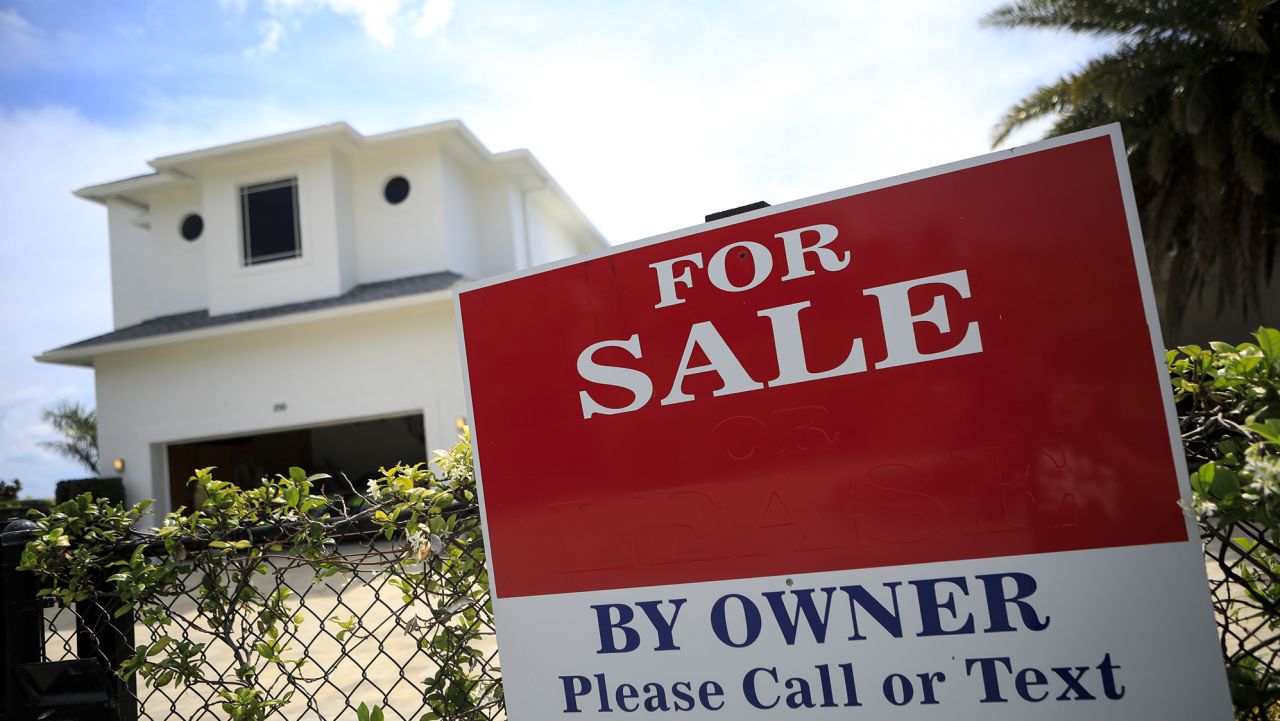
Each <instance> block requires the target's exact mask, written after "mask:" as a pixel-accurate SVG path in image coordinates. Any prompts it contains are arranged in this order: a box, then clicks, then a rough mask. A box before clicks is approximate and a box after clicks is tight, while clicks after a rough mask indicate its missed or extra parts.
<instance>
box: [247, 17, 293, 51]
mask: <svg viewBox="0 0 1280 721" xmlns="http://www.w3.org/2000/svg"><path fill="white" fill-rule="evenodd" d="M258 31H259V32H261V33H262V41H261V42H259V43H258V44H257V45H255V46H254V47H251V48H246V49H245V51H244V54H245V57H249V58H258V57H265V56H267V55H271V54H272V53H274V52H275V51H277V50H279V49H280V39H281V38H283V37H284V23H282V22H280V21H279V20H276V19H275V18H272V19H269V20H263V21H262V22H261V23H258Z"/></svg>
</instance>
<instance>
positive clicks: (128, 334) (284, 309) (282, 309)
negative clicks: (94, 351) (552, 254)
mask: <svg viewBox="0 0 1280 721" xmlns="http://www.w3.org/2000/svg"><path fill="white" fill-rule="evenodd" d="M461 280H462V276H461V275H458V274H457V273H453V272H450V271H442V272H439V273H427V274H425V275H414V276H410V277H408V278H396V279H394V280H383V281H378V282H376V283H364V284H362V285H357V286H356V287H354V288H352V289H351V290H349V291H347V292H346V293H343V294H342V295H339V296H336V297H333V298H321V299H319V300H308V301H303V302H301V303H289V304H287V305H277V306H273V307H271V308H255V309H253V310H246V311H243V312H240V313H227V314H226V315H214V316H211V315H209V311H208V310H193V311H191V312H189V313H175V314H173V315H162V316H160V317H159V318H152V319H150V320H144V321H142V322H141V323H138V324H137V325H131V326H128V327H126V328H120V329H118V330H113V331H111V332H110V333H103V334H102V335H99V336H94V337H92V338H87V339H85V340H82V341H78V342H76V343H72V344H70V345H64V346H62V347H61V348H57V349H55V350H54V351H50V352H51V353H52V352H56V351H64V350H74V349H77V348H85V347H88V346H95V345H103V344H106V343H118V342H120V341H126V340H137V339H139V338H151V337H154V336H159V335H168V334H170V333H183V332H186V331H192V330H201V329H204V328H216V327H218V326H224V325H231V324H233V323H244V322H246V321H253V320H262V319H264V318H276V317H278V316H282V315H292V314H294V313H305V312H307V311H312V310H323V309H325V308H338V307H341V306H344V305H354V304H356V303H368V302H370V301H375V300H386V299H388V298H398V297H400V296H405V295H415V294H418V293H431V292H433V291H438V290H448V289H449V288H452V287H453V286H454V285H456V284H457V283H458V282H459V281H461Z"/></svg>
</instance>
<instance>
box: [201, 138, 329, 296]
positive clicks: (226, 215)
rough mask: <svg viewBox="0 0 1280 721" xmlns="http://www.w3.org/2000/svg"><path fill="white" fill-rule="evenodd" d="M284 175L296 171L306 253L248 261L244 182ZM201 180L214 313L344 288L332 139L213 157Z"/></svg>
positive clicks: (210, 293)
mask: <svg viewBox="0 0 1280 721" xmlns="http://www.w3.org/2000/svg"><path fill="white" fill-rule="evenodd" d="M286 178H297V179H298V220H299V225H300V229H301V248H302V254H301V256H300V257H297V258H289V259H286V260H278V261H274V262H270V263H263V264H260V265H252V266H246V265H245V264H244V250H243V248H242V245H241V244H242V240H241V230H240V216H241V214H240V189H241V188H242V187H244V186H249V185H257V184H259V183H270V182H273V181H277V180H283V179H286ZM201 186H202V188H203V189H204V211H205V214H204V218H205V233H206V234H207V238H206V255H205V262H206V264H207V266H206V273H207V277H208V288H209V313H210V314H211V315H222V314H225V313H235V312H239V311H244V310H250V309H253V308H266V307H270V306H274V305H284V304H286V303H297V302H300V301H306V300H313V299H317V298H331V297H333V296H336V295H339V294H340V293H341V292H342V290H343V288H342V282H341V278H342V272H341V267H340V252H339V246H338V230H339V228H338V222H337V214H336V212H335V205H336V204H337V192H338V191H337V184H336V179H335V172H334V165H333V160H332V156H331V155H330V151H329V148H328V147H327V146H324V145H316V146H307V147H304V148H291V149H290V150H289V152H280V153H271V154H261V155H255V156H252V157H250V158H241V159H237V160H234V161H227V162H223V163H218V164H216V165H211V166H209V167H207V168H206V169H205V172H204V173H203V174H202V176H201Z"/></svg>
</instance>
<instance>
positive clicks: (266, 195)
mask: <svg viewBox="0 0 1280 721" xmlns="http://www.w3.org/2000/svg"><path fill="white" fill-rule="evenodd" d="M240 214H241V222H242V223H243V233H244V264H245V265H256V264H258V263H269V262H271V261H273V260H284V259H286V258H296V257H297V256H299V255H302V239H301V238H300V237H299V232H298V231H299V228H298V225H299V224H298V180H297V179H296V178H289V179H288V180H278V181H276V182H274V183H263V184H261V185H249V186H246V187H243V188H241V189H240Z"/></svg>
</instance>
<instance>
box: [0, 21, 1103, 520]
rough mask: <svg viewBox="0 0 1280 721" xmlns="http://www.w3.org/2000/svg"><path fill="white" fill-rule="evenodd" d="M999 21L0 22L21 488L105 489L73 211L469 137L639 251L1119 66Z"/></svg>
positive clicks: (913, 160) (0, 328) (972, 133)
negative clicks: (50, 418)
mask: <svg viewBox="0 0 1280 721" xmlns="http://www.w3.org/2000/svg"><path fill="white" fill-rule="evenodd" d="M996 4H997V2H996V0H917V1H916V2H911V3H890V2H880V1H879V0H805V1H803V2H799V1H797V2H788V3H782V2H777V0H773V1H771V2H770V1H764V0H759V1H757V0H738V1H735V2H728V1H727V0H575V1H573V2H568V1H566V2H550V1H547V2H538V3H533V2H528V0H525V1H523V2H520V1H518V0H425V2H424V1H423V0H364V1H361V0H221V1H220V2H219V1H218V0H208V1H198V0H182V1H179V0H133V1H130V2H107V1H106V0H101V1H99V0H18V1H16V2H14V1H12V0H0V159H2V160H0V220H3V229H4V230H3V234H2V235H0V308H2V309H3V310H2V311H0V339H3V340H2V341H0V478H3V479H11V478H14V477H17V478H20V479H22V481H23V483H24V486H25V487H26V491H27V493H26V494H25V495H33V496H51V495H52V488H53V483H54V482H55V481H56V480H58V479H61V478H76V477H82V476H84V475H85V472H84V471H83V469H79V468H77V467H75V466H74V465H73V464H70V463H67V462H65V461H63V460H61V459H58V458H56V457H54V456H52V455H50V454H49V453H47V452H45V451H42V450H41V449H40V448H39V447H38V446H37V443H38V442H39V441H41V440H48V439H50V438H52V437H53V436H52V434H51V432H50V431H49V429H48V428H47V427H45V426H44V425H43V424H41V422H40V418H39V414H40V409H41V408H43V407H45V406H48V405H50V404H52V403H54V402H56V401H58V400H60V399H75V400H80V401H83V402H85V403H89V404H92V403H93V373H92V371H90V370H88V369H78V368H64V367H60V366H46V365H40V364H37V363H35V362H34V361H33V360H31V358H32V356H33V355H36V354H38V353H40V352H42V351H44V350H48V349H50V348H54V347H57V346H60V345H64V344H66V343H69V342H72V341H75V340H79V339H82V338H85V337H88V336H91V335H96V334H98V333H101V332H105V331H107V330H109V329H110V328H111V309H110V304H111V299H110V277H109V267H108V263H107V229H106V213H105V211H104V210H103V209H102V208H100V207H98V206H95V205H93V204H90V203H88V202H85V201H82V200H78V199H76V198H73V197H72V196H71V194H70V193H71V191H72V190H74V189H75V188H78V187H82V186H85V185H89V184H94V183H100V182H105V181H109V180H114V179H117V178H121V177H125V176H129V175H135V174H138V173H142V172H147V170H148V169H147V166H146V161H147V160H148V159H150V158H154V157H156V156H159V155H165V154H168V153H174V152H180V151H184V150H192V149H196V148H201V147H205V146H208V145H212V144H217V143H223V142H231V141H235V140H242V139H245V138H250V137H255V136H258V135H264V134H268V133H273V132H282V131H286V130H293V129H298V128H303V127H308V126H313V125H319V124H322V123H328V122H332V121H335V120H346V121H348V122H350V123H351V124H352V125H353V126H355V127H356V128H357V129H358V130H360V131H361V132H363V133H376V132H382V131H386V130H394V129H397V128H401V127H408V126H411V125H417V124H421V123H427V122H433V121H437V120H444V119H449V118H457V119H460V120H462V121H463V122H465V123H467V125H468V126H469V127H470V128H471V129H472V130H473V131H475V133H476V134H477V135H478V136H479V137H480V139H481V140H482V141H483V142H485V143H486V144H487V145H488V146H489V147H490V149H492V150H495V151H500V150H507V149H510V148H515V147H527V148H529V149H530V150H532V151H533V152H534V153H535V154H536V155H537V156H538V157H539V159H540V160H541V161H542V162H543V164H544V165H546V166H547V168H548V170H550V172H551V173H552V174H553V175H554V176H555V177H556V178H557V180H559V182H560V183H561V185H563V186H564V187H565V189H566V190H567V191H568V192H569V194H570V195H571V196H572V197H573V198H574V199H575V201H577V203H578V204H579V205H580V206H581V207H582V209H583V210H584V211H585V212H586V213H587V215H588V216H589V217H590V218H591V219H592V220H593V221H594V222H595V223H596V225H597V226H598V227H599V228H600V229H601V230H602V231H603V232H604V233H605V235H606V236H607V237H608V238H609V239H610V240H611V241H613V242H625V241H628V240H635V239H638V238H642V237H646V236H649V235H653V234H656V233H660V232H664V231H667V230H673V229H676V228H680V227H685V226H688V225H693V224H695V223H697V222H699V221H700V219H701V217H702V216H703V215H705V214H706V213H709V212H713V211H716V210H721V209H724V208H729V207H734V206H737V205H742V204H744V203H748V202H752V201H755V200H768V201H770V202H775V203H776V202H782V201H786V200H792V199H795V198H800V197H805V196H809V195H814V194H816V193H820V192H825V191H828V190H833V189H836V188H841V187H847V186H850V185H854V184H857V183H860V182H865V181H868V180H873V179H876V178H879V177H884V176H888V175H893V174H897V173H902V172H906V171H910V170H915V169H918V168H922V167H928V166H932V165H937V164H939V163H943V162H948V161H952V160H958V159H960V158H964V157H968V156H972V155H977V154H980V153H983V152H985V151H986V150H988V147H989V145H988V143H989V141H988V138H989V133H990V128H991V126H992V125H993V124H994V123H995V122H996V121H997V119H998V118H999V117H1000V115H1001V113H1002V112H1003V111H1004V110H1005V108H1006V107H1008V105H1009V104H1010V103H1012V102H1013V101H1014V100H1016V99H1017V98H1019V97H1021V96H1022V95H1023V94H1025V93H1026V92H1028V91H1029V90H1031V89H1032V88H1034V87H1035V86H1036V85H1038V84H1040V83H1043V82H1046V81H1048V80H1050V79H1052V78H1053V77H1055V76H1056V75H1057V74H1059V73H1061V72H1064V71H1069V70H1074V69H1076V68H1077V67H1079V66H1080V65H1081V64H1082V63H1083V62H1084V61H1085V59H1087V58H1088V57H1089V56H1090V55H1092V54H1094V53H1096V52H1097V51H1098V49H1099V47H1100V46H1099V44H1098V43H1097V42H1095V41H1090V40H1087V39H1081V38H1074V37H1070V36H1064V35H1059V34H1052V33H1035V34H1033V33H1026V32H1003V31H995V30H985V29H981V28H979V27H978V19H979V18H980V17H981V16H982V15H983V14H984V13H985V12H987V11H989V10H990V9H991V8H992V7H994V6H995V5H996ZM1038 132H1039V129H1034V128H1033V129H1031V130H1030V131H1028V132H1026V133H1024V134H1022V135H1020V136H1019V137H1017V138H1016V139H1015V140H1016V141H1026V140H1031V139H1034V137H1035V136H1036V135H1037V134H1038Z"/></svg>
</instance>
